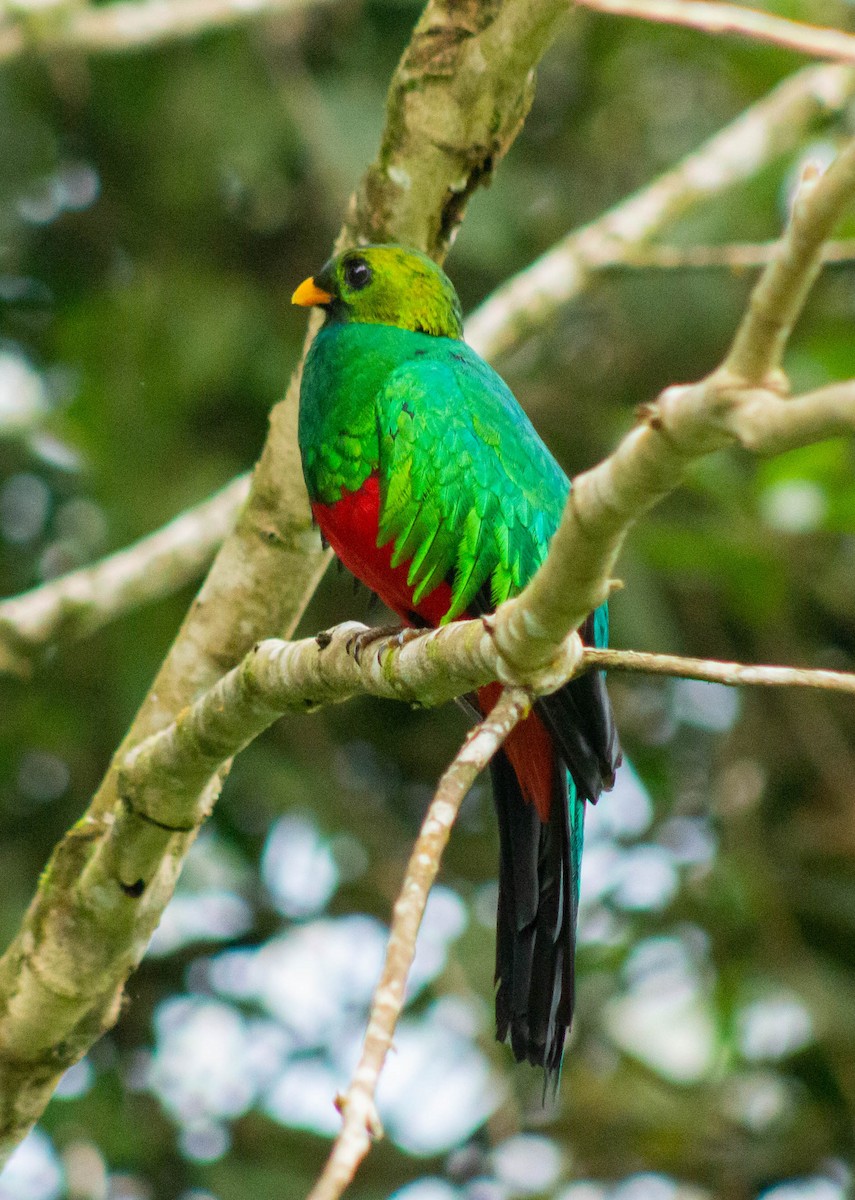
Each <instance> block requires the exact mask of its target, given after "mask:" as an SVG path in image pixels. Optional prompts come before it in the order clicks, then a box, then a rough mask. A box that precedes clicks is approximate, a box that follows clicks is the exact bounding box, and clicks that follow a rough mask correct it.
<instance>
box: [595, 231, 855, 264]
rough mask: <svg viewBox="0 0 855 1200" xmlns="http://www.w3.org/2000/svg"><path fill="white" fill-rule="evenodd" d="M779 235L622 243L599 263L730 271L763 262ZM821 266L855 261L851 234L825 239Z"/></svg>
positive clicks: (773, 250)
mask: <svg viewBox="0 0 855 1200" xmlns="http://www.w3.org/2000/svg"><path fill="white" fill-rule="evenodd" d="M780 249H781V242H780V239H778V240H777V241H774V242H723V243H722V244H721V245H703V244H695V245H692V246H675V245H671V244H670V243H665V242H661V243H658V244H654V245H650V246H626V247H624V248H623V249H621V250H618V249H616V251H615V254H614V257H613V258H611V259H609V260H605V259H604V260H603V262H602V263H601V264H600V265H601V268H602V269H603V270H604V271H609V270H614V269H619V268H621V267H629V268H632V269H635V268H638V269H640V270H647V269H651V270H664V271H681V270H705V269H707V268H711V269H715V268H724V269H725V270H730V271H734V272H739V271H750V270H752V269H754V268H755V267H765V266H767V265H768V264H769V263H770V262H771V261H772V259H773V258H775V256H776V255H777V254H778V253H779V252H780ZM821 258H822V262H823V265H825V266H832V265H839V264H849V263H853V262H855V238H842V239H841V240H840V241H836V242H826V243H825V245H824V246H823V248H822V255H821Z"/></svg>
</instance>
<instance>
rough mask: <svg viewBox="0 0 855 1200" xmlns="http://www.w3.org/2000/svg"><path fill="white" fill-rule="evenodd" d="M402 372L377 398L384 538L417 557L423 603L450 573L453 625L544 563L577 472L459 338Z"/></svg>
mask: <svg viewBox="0 0 855 1200" xmlns="http://www.w3.org/2000/svg"><path fill="white" fill-rule="evenodd" d="M437 342H438V346H437V348H436V349H435V350H434V351H433V352H432V353H431V354H430V355H429V356H425V357H423V358H415V359H412V360H410V361H408V362H406V363H404V364H403V365H402V366H401V367H399V368H398V369H397V370H395V371H394V372H393V373H392V374H391V375H390V376H389V378H388V380H387V382H386V384H385V386H384V387H383V389H382V390H381V392H380V394H379V395H378V397H377V401H376V409H377V422H378V436H379V445H380V468H379V470H380V502H381V506H380V525H379V534H378V545H385V544H386V543H387V542H389V541H393V542H394V554H393V559H392V563H393V566H397V565H399V564H401V563H409V575H408V579H409V583H410V586H412V587H414V588H415V594H414V603H415V604H418V603H419V601H420V600H421V599H422V597H424V596H426V595H427V594H428V593H429V592H431V591H432V590H433V588H435V587H436V586H437V584H439V583H441V582H442V581H443V580H447V581H448V582H449V583H450V584H451V587H452V603H451V607H450V609H449V611H448V613H447V614H446V616H445V618H444V620H446V621H450V620H453V619H454V618H455V617H458V616H460V615H461V614H462V613H463V612H465V611H466V609H467V607H468V606H469V604H470V602H471V601H472V600H473V598H474V597H475V595H476V593H478V592H479V591H480V590H481V589H482V588H483V587H484V586H485V585H489V587H490V593H491V598H492V601H493V604H499V603H501V601H502V600H505V599H506V598H507V597H508V596H509V595H514V594H515V593H516V592H518V591H519V590H521V588H522V587H524V586H525V584H526V582H527V581H528V580H529V579H530V578H531V576H532V575H533V574H534V572H535V571H536V569H537V567H538V566H539V564H540V563H541V562H542V560H543V558H544V556H545V554H546V549H547V546H548V543H549V539H550V538H551V536H552V534H553V532H554V531H555V527H556V525H557V522H558V519H559V517H560V515H561V510H562V508H563V506H564V501H565V498H566V495H567V490H568V487H569V484H568V482H567V479H566V476H565V475H564V473H563V472H562V471H561V469H560V467H559V466H558V465H557V463H556V462H555V460H554V459H553V458H552V455H551V454H550V453H549V451H548V450H547V449H546V447H545V446H544V444H543V442H542V441H541V440H540V438H539V437H538V435H537V434H536V432H535V430H534V428H533V427H532V425H531V423H530V421H529V420H528V418H527V417H526V415H525V413H524V412H523V411H522V409H521V408H520V406H519V404H518V403H517V401H516V400H515V399H514V397H513V395H512V393H511V392H510V391H509V389H508V388H507V386H506V385H505V384H504V383H503V381H502V380H501V379H500V378H499V376H498V375H496V373H495V372H494V371H492V370H491V369H490V368H489V367H488V366H487V365H486V363H483V362H482V361H481V360H480V359H479V358H478V357H477V355H475V354H474V353H473V352H472V351H470V350H469V349H468V347H466V346H465V345H463V344H461V343H459V342H454V343H452V342H445V341H444V340H439V339H437Z"/></svg>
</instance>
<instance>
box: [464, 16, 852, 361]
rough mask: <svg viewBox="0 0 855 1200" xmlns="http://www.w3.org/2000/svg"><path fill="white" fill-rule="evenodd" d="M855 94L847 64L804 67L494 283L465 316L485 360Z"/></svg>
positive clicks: (794, 141) (752, 172)
mask: <svg viewBox="0 0 855 1200" xmlns="http://www.w3.org/2000/svg"><path fill="white" fill-rule="evenodd" d="M680 3H681V4H682V3H685V0H680ZM853 94H855V70H852V69H851V68H849V67H836V66H822V67H807V68H805V69H804V70H803V71H798V72H797V73H796V74H795V75H792V76H790V77H789V78H788V79H785V80H784V82H783V83H781V84H779V85H778V86H777V87H776V88H775V89H774V90H773V91H771V92H770V93H769V95H768V96H765V97H764V98H763V99H762V100H760V101H758V102H757V103H756V104H754V105H752V107H751V108H748V109H746V110H745V112H743V113H741V114H740V115H739V116H738V117H737V118H736V120H735V121H732V122H731V123H730V124H729V125H727V126H725V128H724V129H722V130H720V131H719V132H718V133H716V134H715V135H714V136H713V137H711V138H709V139H708V140H707V141H706V142H704V143H703V145H701V146H699V147H698V149H697V150H693V151H692V153H691V154H689V155H687V156H686V157H685V158H684V159H682V160H681V161H680V162H679V163H677V165H676V166H675V167H672V168H671V170H670V171H666V172H665V174H664V175H660V176H659V177H658V178H657V179H655V180H653V182H652V183H650V184H647V185H646V186H645V187H643V188H640V189H639V190H638V191H637V192H635V193H633V195H631V196H629V197H627V198H626V199H625V200H621V202H620V203H619V204H616V205H615V206H614V208H611V209H609V211H608V212H606V213H604V214H603V215H602V216H600V217H597V219H596V220H594V221H591V222H590V223H589V224H588V225H583V226H582V228H581V229H577V230H574V231H573V232H572V233H570V234H568V236H567V237H565V238H564V239H563V240H562V241H560V242H558V243H557V245H555V246H553V247H552V249H550V250H548V251H547V252H546V254H544V255H542V256H541V257H540V258H538V259H537V260H536V261H535V262H533V263H532V264H531V266H529V267H526V268H525V270H523V271H521V272H520V273H519V274H518V275H515V276H514V277H513V278H511V279H509V280H508V281H507V282H506V283H504V284H502V285H501V287H499V288H497V289H496V290H495V291H494V292H493V294H492V295H491V296H490V297H489V298H488V299H487V300H486V301H485V302H484V303H483V304H482V305H481V306H480V307H479V308H477V309H476V310H475V312H474V313H472V315H471V316H470V318H469V320H468V321H467V323H466V340H467V341H468V342H469V343H470V345H471V346H473V347H474V348H475V349H476V350H477V351H478V353H479V354H480V355H482V357H484V358H487V359H494V358H496V357H497V356H498V355H500V354H503V353H505V352H507V351H508V350H511V349H513V347H514V346H515V345H517V344H518V343H519V342H521V341H522V340H523V338H524V337H525V336H526V335H527V334H529V333H531V332H532V331H533V330H535V329H538V328H541V327H542V326H543V324H544V323H545V322H546V321H548V320H549V319H550V318H551V317H552V316H553V315H554V314H555V313H556V312H557V311H558V309H559V308H560V307H561V306H562V305H564V304H567V303H568V302H569V301H570V300H573V299H574V298H575V297H576V296H578V295H579V293H580V292H581V291H582V290H583V289H584V288H585V287H586V286H587V284H588V282H589V280H590V278H591V275H592V273H593V272H595V271H597V270H599V269H601V268H602V267H603V266H609V265H612V264H613V263H614V262H615V261H623V260H624V258H626V257H629V256H631V254H632V252H633V251H635V250H637V249H639V248H642V247H644V246H645V245H646V244H647V242H648V241H649V240H650V239H651V238H653V237H655V236H656V234H657V233H659V232H660V230H661V229H663V228H664V227H665V226H667V225H669V224H671V223H673V222H674V221H676V220H677V219H678V218H679V217H681V216H683V214H684V213H686V212H688V211H689V210H690V209H691V208H692V207H694V206H695V205H696V204H698V203H699V202H701V201H704V200H707V199H709V198H710V197H712V196H715V195H718V194H719V193H720V192H723V191H724V190H725V189H726V188H729V187H732V186H734V185H735V184H738V183H740V182H742V181H743V180H745V179H749V178H751V177H752V176H753V175H756V174H757V172H758V171H760V170H762V169H763V167H764V166H765V165H766V164H767V163H770V162H772V161H774V160H775V159H776V158H778V157H780V156H781V155H783V154H787V153H788V152H791V151H792V150H794V149H795V147H796V146H798V145H799V143H800V141H801V140H802V138H803V137H804V134H805V131H806V130H807V129H808V128H809V127H810V126H811V124H813V122H814V121H816V120H817V119H818V118H820V117H823V116H830V115H832V114H834V113H839V112H842V111H843V110H844V109H845V107H846V105H847V104H848V102H849V101H850V100H851V98H852V96H853Z"/></svg>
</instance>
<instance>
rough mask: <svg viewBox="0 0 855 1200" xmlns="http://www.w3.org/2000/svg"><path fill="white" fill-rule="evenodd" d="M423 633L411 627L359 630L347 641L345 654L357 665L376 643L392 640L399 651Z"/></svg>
mask: <svg viewBox="0 0 855 1200" xmlns="http://www.w3.org/2000/svg"><path fill="white" fill-rule="evenodd" d="M423 633H424V630H423V629H414V628H413V626H412V625H372V627H371V628H370V629H360V631H359V632H358V633H355V634H354V635H353V637H351V638H349V639H348V642H347V652H348V654H350V655H352V656H353V659H354V661H355V662H357V663H358V662H360V660H361V658H362V655H363V654H364V653H365V651H366V650H368V649H369V648H370V647H371V646H373V645H374V644H375V643H376V642H385V641H390V640H392V639H394V642H395V645H396V646H397V647H398V648H399V649H400V648H401V646H405V645H406V644H407V642H411V641H412V640H413V639H414V638H417V637H421V635H422V634H423Z"/></svg>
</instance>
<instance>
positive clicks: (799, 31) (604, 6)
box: [576, 0, 855, 63]
mask: <svg viewBox="0 0 855 1200" xmlns="http://www.w3.org/2000/svg"><path fill="white" fill-rule="evenodd" d="M576 4H577V5H578V6H579V7H580V8H590V9H593V10H594V11H595V12H601V13H606V14H608V15H609V16H614V17H639V18H641V20H643V21H658V22H660V23H664V24H666V25H682V26H685V27H686V28H689V29H698V30H700V31H702V32H703V33H712V34H722V33H734V34H737V35H738V36H741V37H747V38H753V39H755V40H756V41H761V42H771V43H772V44H773V45H775V46H783V47H785V48H786V49H787V50H795V51H796V52H797V53H799V54H809V55H811V57H813V58H831V59H836V60H837V61H838V62H849V63H855V36H853V35H852V34H851V33H843V32H841V31H840V30H839V29H825V28H821V27H819V26H817V25H806V24H805V23H804V22H802V21H791V20H790V19H789V18H787V17H778V16H775V15H774V14H773V13H767V12H761V11H759V10H758V9H756V8H743V7H741V6H740V5H738V4H718V3H714V2H713V0H691V2H690V3H689V2H687V0H576Z"/></svg>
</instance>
